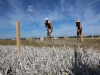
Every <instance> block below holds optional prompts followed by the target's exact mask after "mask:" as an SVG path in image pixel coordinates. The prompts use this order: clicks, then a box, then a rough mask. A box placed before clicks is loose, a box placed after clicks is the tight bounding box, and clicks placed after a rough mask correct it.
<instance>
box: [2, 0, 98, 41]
mask: <svg viewBox="0 0 100 75" xmlns="http://www.w3.org/2000/svg"><path fill="white" fill-rule="evenodd" d="M45 18H49V20H50V22H51V23H52V25H53V32H52V34H51V35H52V37H59V36H64V37H66V36H76V35H77V28H76V20H77V19H80V21H81V24H82V32H83V35H84V36H88V35H100V0H0V38H2V39H6V38H16V22H17V21H19V22H20V36H21V38H31V37H46V36H47V34H46V33H47V30H46V28H45V25H44V21H45Z"/></svg>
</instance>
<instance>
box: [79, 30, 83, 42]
mask: <svg viewBox="0 0 100 75" xmlns="http://www.w3.org/2000/svg"><path fill="white" fill-rule="evenodd" d="M80 38H81V40H82V42H83V34H82V29H81V30H80Z"/></svg>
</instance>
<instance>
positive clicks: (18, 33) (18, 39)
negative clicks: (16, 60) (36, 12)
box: [16, 21, 21, 52]
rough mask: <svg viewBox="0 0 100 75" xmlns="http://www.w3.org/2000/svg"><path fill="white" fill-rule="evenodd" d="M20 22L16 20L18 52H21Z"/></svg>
mask: <svg viewBox="0 0 100 75" xmlns="http://www.w3.org/2000/svg"><path fill="white" fill-rule="evenodd" d="M20 44H21V43H20V22H19V21H16V47H17V50H18V52H20Z"/></svg>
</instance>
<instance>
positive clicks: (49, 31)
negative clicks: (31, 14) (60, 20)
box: [49, 29, 52, 40]
mask: <svg viewBox="0 0 100 75" xmlns="http://www.w3.org/2000/svg"><path fill="white" fill-rule="evenodd" d="M51 32H52V30H51V29H49V40H51Z"/></svg>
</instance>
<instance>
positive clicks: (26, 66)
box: [0, 39, 100, 75]
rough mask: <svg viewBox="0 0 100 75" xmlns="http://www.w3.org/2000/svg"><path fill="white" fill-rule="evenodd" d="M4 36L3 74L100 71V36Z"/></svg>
mask: <svg viewBox="0 0 100 75" xmlns="http://www.w3.org/2000/svg"><path fill="white" fill-rule="evenodd" d="M16 51H17V49H16V41H15V40H0V72H1V74H2V75H100V39H84V43H82V42H81V40H77V39H57V40H52V41H46V40H45V41H40V40H32V41H30V40H21V52H20V53H17V52H16Z"/></svg>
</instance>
